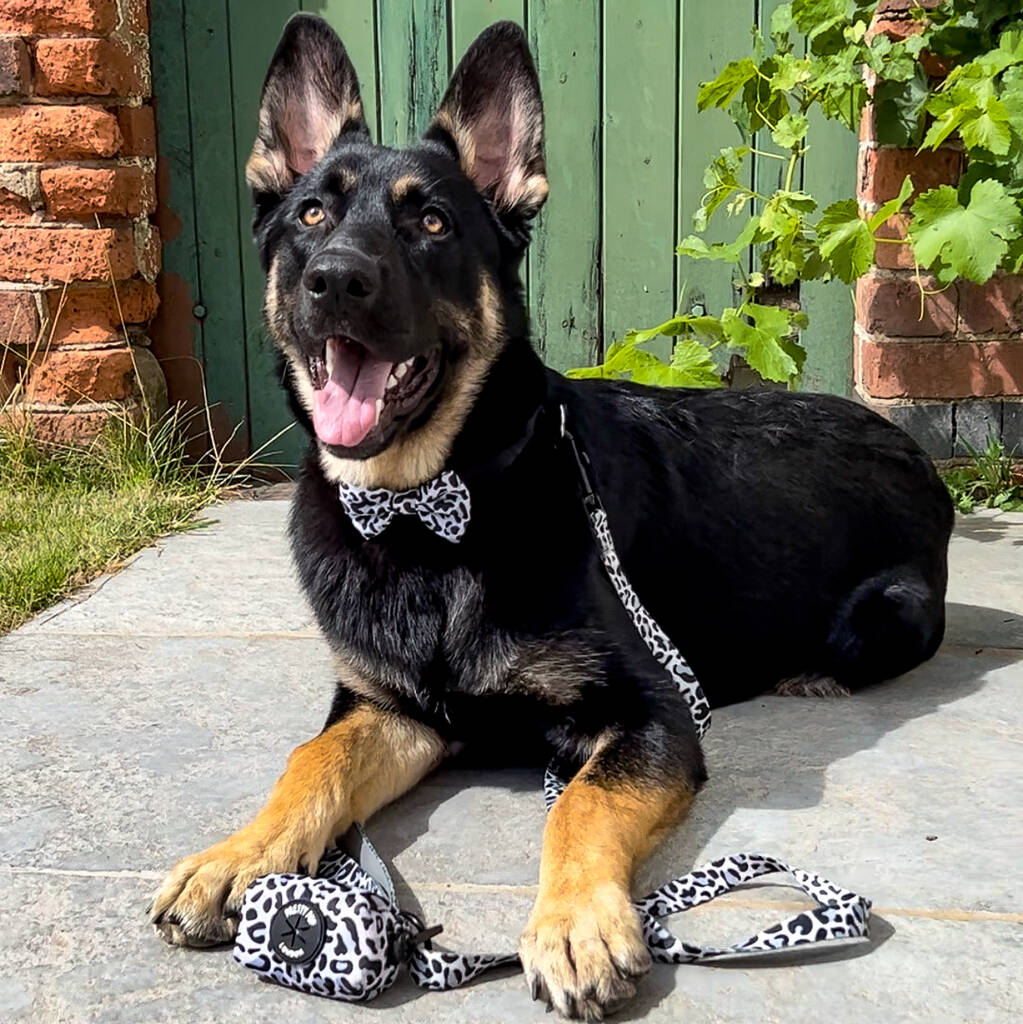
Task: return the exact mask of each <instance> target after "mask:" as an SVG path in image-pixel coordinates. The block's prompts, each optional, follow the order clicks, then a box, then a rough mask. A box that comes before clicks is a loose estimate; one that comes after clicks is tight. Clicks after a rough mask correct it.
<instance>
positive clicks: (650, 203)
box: [602, 0, 677, 352]
mask: <svg viewBox="0 0 1023 1024" xmlns="http://www.w3.org/2000/svg"><path fill="white" fill-rule="evenodd" d="M676 13H677V8H676V2H675V0H647V2H646V3H644V4H631V3H620V4H619V3H610V2H608V3H606V4H605V5H604V89H603V93H604V137H603V141H602V148H603V188H602V192H603V221H604V224H603V227H604V230H603V268H602V270H603V275H602V278H603V295H604V318H603V327H604V342H605V344H607V345H610V344H611V343H612V342H613V341H616V340H619V339H621V337H622V336H623V335H624V334H625V332H626V331H627V330H628V329H629V328H632V327H649V326H651V325H653V324H656V323H658V322H660V321H661V320H666V319H667V318H668V317H670V316H671V315H672V313H673V312H674V310H675V303H676V295H675V272H674V262H675V261H674V250H675V182H676V173H675V171H676V169H675V124H676V113H675V104H676V92H677V90H676V86H675V81H676V77H675V65H676V60H677V48H676V35H675V28H676V25H675V17H676ZM667 350H668V346H667V345H665V346H663V348H662V351H663V352H666V351H667Z"/></svg>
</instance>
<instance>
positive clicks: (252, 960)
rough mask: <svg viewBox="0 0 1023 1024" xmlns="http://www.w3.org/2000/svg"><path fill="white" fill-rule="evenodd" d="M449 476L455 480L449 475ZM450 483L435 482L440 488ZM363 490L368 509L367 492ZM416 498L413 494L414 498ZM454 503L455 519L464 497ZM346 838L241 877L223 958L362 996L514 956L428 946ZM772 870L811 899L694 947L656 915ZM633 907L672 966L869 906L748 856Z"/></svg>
mask: <svg viewBox="0 0 1023 1024" xmlns="http://www.w3.org/2000/svg"><path fill="white" fill-rule="evenodd" d="M560 412H561V436H562V438H564V440H565V441H566V442H567V444H568V446H569V448H570V450H571V452H572V455H573V457H574V459H575V462H576V465H577V469H578V472H579V479H580V482H581V486H582V492H583V503H584V505H585V507H586V512H587V515H588V516H589V520H590V525H591V528H592V530H593V535H594V538H595V540H596V542H597V546H598V549H599V551H600V556H601V561H602V562H603V564H604V567H605V570H606V571H607V574H608V578H609V579H610V581H611V584H612V586H613V587H614V589H615V591H616V593H617V594H618V597H619V599H620V600H621V602H622V604H623V605H624V606H625V608H626V609H627V611H628V612H629V615H630V617H631V618H632V621H633V623H634V624H635V627H636V630H637V631H638V632H639V634H640V636H641V637H642V639H643V641H644V643H645V644H646V645H647V647H648V648H649V650H650V652H651V654H653V656H654V657H655V658H656V659H657V661H658V662H659V663H660V664H661V666H662V667H663V668H664V669H665V671H666V672H667V673H668V674H669V675H670V677H671V678H672V679H673V680H674V682H675V684H676V685H677V686H678V687H679V690H680V692H681V693H682V695H683V698H684V699H685V701H686V703H687V704H688V706H689V709H690V712H691V714H692V717H693V722H694V724H695V726H696V730H697V733H698V734H699V735H700V736H701V737H702V736H703V735H704V733H706V731H707V728H708V727H709V725H710V705H709V703H708V701H707V698H706V696H705V695H704V693H703V690H702V688H701V687H700V684H699V681H698V680H697V678H696V676H695V674H694V673H693V671H692V669H690V667H689V665H688V663H687V662H686V660H685V658H683V656H682V654H681V653H680V652H679V651H678V649H677V648H676V647H675V646H674V644H672V642H671V640H670V639H669V638H668V636H667V634H666V633H664V631H663V630H662V629H661V628H660V626H658V625H657V623H656V622H655V621H654V619H653V618H652V617H651V615H650V614H649V612H647V610H646V609H645V608H644V607H643V605H642V603H641V602H640V600H639V597H638V595H637V594H636V592H635V591H634V590H633V589H632V587H631V585H630V584H629V581H628V579H627V578H626V576H625V574H624V572H623V571H622V568H621V564H620V562H619V560H618V554H617V552H616V551H615V547H614V541H613V539H612V537H611V530H610V527H609V525H608V520H607V513H606V512H605V510H604V507H603V505H602V504H601V502H600V499H599V497H598V496H597V493H596V491H595V490H594V488H593V485H592V482H591V480H590V476H589V472H588V460H587V459H586V456H585V454H584V453H582V452H581V451H580V450H579V447H578V445H577V444H576V442H575V439H574V437H573V436H572V435H571V433H569V431H568V430H567V429H566V426H565V409H564V406H562V407H561V410H560ZM458 483H460V482H459V481H457V480H456V481H455V484H456V485H457V484H458ZM450 484H451V482H450V481H447V482H446V486H450ZM410 493H411V492H410ZM373 497H374V502H376V504H375V505H374V508H376V507H377V505H379V502H377V498H378V497H379V496H373ZM400 497H401V498H402V501H405V502H406V504H409V509H405V508H404V506H401V502H399V503H398V505H395V506H394V509H393V510H392V508H391V504H393V503H391V504H388V508H387V509H386V510H385V511H386V512H387V514H388V515H390V514H393V513H394V512H409V511H414V512H415V513H416V514H419V515H420V516H421V518H423V520H424V522H427V524H428V525H430V526H431V528H435V526H434V524H433V523H432V521H428V520H430V516H432V515H434V511H433V510H432V506H431V508H429V509H427V510H426V513H425V514H424V511H423V510H422V509H420V508H419V507H418V506H417V507H416V508H415V509H413V508H412V505H411V502H412V498H410V497H409V495H404V494H403V495H401V496H400ZM419 500H420V498H418V497H417V498H416V501H419ZM398 506H401V507H398ZM464 506H465V511H466V517H465V518H467V516H468V507H469V505H468V499H467V498H466V500H465V502H464ZM424 507H425V506H424ZM443 511H444V512H445V513H446V512H447V511H448V510H447V509H445V510H443ZM349 512H350V513H351V509H349ZM374 515H377V513H376V512H374ZM381 521H382V518H381ZM378 526H379V529H383V528H384V527H385V526H386V523H383V525H380V524H379V523H377V522H375V521H374V523H373V532H379V531H378V530H377V527H378ZM367 528H368V527H367ZM464 528H465V525H464V523H462V522H460V523H459V528H458V529H457V530H452V531H451V536H450V537H448V539H451V540H455V541H456V542H457V540H458V539H460V537H461V533H462V532H464ZM360 529H362V527H361V526H360ZM363 532H364V533H365V531H363ZM456 533H457V537H456V536H455V534H456ZM442 535H445V536H446V534H442ZM564 788H565V782H564V780H563V779H562V778H561V777H560V775H559V774H558V772H557V770H556V769H555V767H554V764H553V762H552V764H551V765H549V766H548V768H547V772H546V774H545V776H544V800H545V803H546V806H547V809H548V810H550V808H551V807H552V806H553V805H554V802H555V800H557V798H558V796H559V795H560V793H561V791H562V790H563V789H564ZM346 838H347V839H349V840H351V839H353V838H354V840H355V841H357V842H358V843H359V845H360V848H359V850H358V853H357V855H356V856H355V857H353V856H350V855H349V854H348V853H346V852H345V851H344V850H343V849H341V848H338V849H336V850H335V851H333V852H331V853H330V854H328V855H327V856H325V857H324V858H323V859H322V860H321V862H320V867H319V873H318V875H317V876H316V877H315V878H310V877H308V876H306V875H299V874H276V875H265V876H264V877H262V878H258V879H256V880H255V881H254V882H253V883H252V884H251V885H250V886H249V888H248V889H247V890H246V893H245V899H244V901H243V904H242V908H241V911H240V920H239V927H238V936H237V939H236V942H235V948H234V957H235V959H236V960H237V961H238V962H239V963H240V964H242V965H243V966H245V967H248V968H250V969H251V970H253V971H255V972H256V973H257V974H261V975H263V976H264V977H265V978H267V979H269V980H270V981H274V982H276V983H277V984H279V985H285V986H287V987H289V988H294V989H298V990H299V991H302V992H308V993H310V994H313V995H321V996H327V997H330V998H333V999H340V1000H344V1001H346V1002H368V1001H369V1000H371V999H374V998H375V997H376V996H378V995H380V993H381V992H383V991H384V990H385V989H387V988H389V987H390V986H391V985H392V984H393V983H394V981H395V979H396V978H397V977H398V974H399V972H400V971H401V969H402V967H405V968H407V970H408V972H409V975H410V976H411V978H412V980H413V981H414V982H415V983H416V984H417V985H419V986H420V987H422V988H426V989H432V990H435V991H440V990H445V989H452V988H457V987H459V986H460V985H464V984H465V983H466V982H468V981H470V980H472V979H473V978H475V977H478V976H479V975H480V974H482V973H484V972H485V971H489V970H493V969H494V968H497V967H502V966H507V965H512V964H516V965H518V964H519V958H518V956H517V955H516V954H514V953H505V954H463V953H454V952H450V951H447V950H435V949H434V948H433V945H432V942H431V939H432V937H433V936H434V935H436V934H437V932H438V931H440V929H439V928H431V929H424V928H423V925H422V922H421V921H420V920H419V919H418V918H417V917H416V916H415V915H414V914H411V913H408V912H407V911H403V910H401V908H400V907H399V906H398V902H397V900H396V898H395V893H394V885H393V883H392V881H391V877H390V874H389V873H388V871H387V867H386V865H385V864H384V863H383V861H382V860H381V859H380V858H379V856H378V855H377V853H376V850H374V849H373V846H372V844H371V843H370V842H369V840H368V838H366V836H365V835H364V834H363V833H362V831H361V829H358V828H357V827H356V828H355V829H353V830H352V832H351V833H349V836H348V837H346ZM778 872H780V873H788V874H789V875H790V876H791V877H792V878H793V879H794V882H795V885H796V886H797V887H798V888H800V889H802V890H803V892H804V893H805V894H806V895H807V896H809V897H810V898H811V899H812V900H813V901H814V903H815V904H816V906H815V907H814V908H812V909H808V910H801V911H799V912H797V913H795V914H792V915H791V916H789V917H787V918H786V919H785V920H783V921H781V922H779V923H778V924H775V925H772V926H771V927H769V928H765V929H764V930H763V931H760V932H758V933H757V934H756V935H753V936H751V937H750V938H748V939H745V940H744V941H742V942H737V943H734V944H733V945H731V946H697V945H694V944H692V943H689V942H683V941H682V940H681V939H679V938H678V937H677V936H675V935H674V934H673V933H672V932H671V931H670V930H669V929H668V928H667V927H666V926H665V925H664V924H663V923H662V919H663V918H665V917H668V916H669V915H671V914H677V913H680V912H681V911H685V910H689V909H691V908H692V907H696V906H699V905H700V904H701V903H706V902H708V901H709V900H712V899H716V898H717V897H718V896H721V895H723V894H724V893H727V892H730V891H731V890H733V889H735V888H736V887H737V886H740V885H743V884H745V883H748V882H752V881H754V880H755V879H757V878H760V877H762V876H764V875H769V874H774V873H778ZM633 905H634V906H635V908H636V912H637V913H638V915H639V918H640V924H641V927H642V931H643V937H644V939H645V941H646V944H647V947H648V948H649V950H650V955H651V956H652V958H653V959H654V960H657V961H660V962H661V963H675V964H682V963H705V962H707V961H709V960H715V959H719V958H721V957H737V956H750V955H756V954H763V953H775V952H777V951H778V950H781V949H790V948H795V947H799V946H807V945H814V944H817V943H821V942H833V941H835V940H841V939H845V940H860V939H865V938H866V937H867V935H868V929H869V923H870V909H871V903H870V900H868V899H866V898H865V897H863V896H858V895H857V894H856V893H854V892H850V891H849V890H847V889H843V888H842V887H841V886H838V885H835V884H834V883H832V882H829V881H828V880H827V879H824V878H821V877H820V876H819V875H814V874H811V873H810V872H808V871H803V870H802V869H801V868H793V867H790V866H789V865H788V864H786V863H784V862H783V861H780V860H778V859H776V858H774V857H768V856H764V855H763V854H757V853H744V854H736V855H734V856H731V857H722V858H720V859H719V860H715V861H711V862H710V863H709V864H705V865H703V866H702V867H700V868H697V869H696V870H694V871H691V872H689V874H687V875H682V876H680V877H678V878H675V879H672V880H671V881H670V882H667V883H666V884H665V885H662V886H661V887H660V888H659V889H655V890H654V891H653V892H652V893H650V894H649V895H647V896H644V897H643V898H642V899H640V900H637V901H636V902H635V903H634V904H633Z"/></svg>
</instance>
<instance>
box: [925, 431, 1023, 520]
mask: <svg viewBox="0 0 1023 1024" xmlns="http://www.w3.org/2000/svg"><path fill="white" fill-rule="evenodd" d="M967 449H968V451H969V453H970V460H969V462H967V463H966V464H965V465H963V466H956V467H954V468H952V469H947V470H945V471H944V472H943V473H942V474H941V476H942V479H943V480H944V481H945V486H946V487H947V488H948V492H949V494H951V495H952V501H953V502H954V503H955V507H956V509H957V510H958V511H960V512H967V513H968V512H973V511H975V510H976V509H978V508H997V509H1001V510H1002V511H1003V512H1018V511H1021V510H1023V472H1021V471H1020V470H1019V469H1018V468H1017V466H1016V465H1015V461H1014V460H1015V452H1014V451H1007V450H1006V448H1005V445H1004V444H1002V442H1001V441H1000V440H998V438H997V437H994V436H992V437H989V438H988V442H987V445H986V446H985V447H984V448H982V449H980V450H979V451H978V450H977V449H976V448H972V447H970V446H969V445H967Z"/></svg>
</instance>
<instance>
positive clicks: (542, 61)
mask: <svg viewBox="0 0 1023 1024" xmlns="http://www.w3.org/2000/svg"><path fill="white" fill-rule="evenodd" d="M528 23H529V37H530V45H531V46H532V49H533V53H534V56H535V58H536V60H537V69H538V71H539V75H540V84H541V88H542V89H543V97H544V114H545V121H546V129H547V176H548V178H549V180H550V185H551V191H550V197H549V199H548V200H547V205H546V206H545V207H544V209H543V211H542V213H541V214H540V218H539V222H538V224H537V228H536V232H535V236H534V240H533V244H532V246H531V247H530V252H529V261H528V266H529V284H530V298H531V304H532V310H533V314H532V331H533V336H534V339H535V341H536V344H537V346H538V348H539V351H540V353H541V355H543V357H544V359H545V360H546V361H547V362H548V363H549V364H550V365H551V366H553V367H555V368H556V369H559V370H565V369H569V368H571V367H573V366H587V365H589V364H591V363H593V362H595V361H597V360H598V359H599V354H600V247H601V219H600V209H601V202H600V140H601V119H600V113H601V111H600V13H599V5H598V4H596V3H594V2H593V0H530V3H529V10H528Z"/></svg>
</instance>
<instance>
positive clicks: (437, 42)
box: [377, 0, 450, 146]
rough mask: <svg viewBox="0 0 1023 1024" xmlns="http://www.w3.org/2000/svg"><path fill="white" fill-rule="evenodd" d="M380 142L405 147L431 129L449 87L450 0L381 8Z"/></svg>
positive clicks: (412, 1) (425, 0) (419, 0)
mask: <svg viewBox="0 0 1023 1024" xmlns="http://www.w3.org/2000/svg"><path fill="white" fill-rule="evenodd" d="M377 39H378V40H379V47H378V50H379V54H380V141H381V142H382V143H383V144H384V145H385V146H404V145H407V144H408V143H409V142H410V141H411V140H412V139H414V138H416V137H417V136H418V135H419V133H420V132H422V130H423V129H424V128H425V127H426V125H427V123H428V122H429V119H430V118H431V117H432V116H433V113H434V111H435V110H436V109H437V107H438V106H439V105H440V101H441V98H442V97H443V95H444V89H445V88H446V86H447V82H448V74H449V71H450V68H449V67H448V12H447V3H446V0H408V2H406V3H404V4H397V3H393V2H391V3H384V2H383V0H380V2H379V3H378V5H377Z"/></svg>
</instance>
